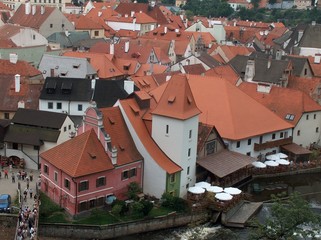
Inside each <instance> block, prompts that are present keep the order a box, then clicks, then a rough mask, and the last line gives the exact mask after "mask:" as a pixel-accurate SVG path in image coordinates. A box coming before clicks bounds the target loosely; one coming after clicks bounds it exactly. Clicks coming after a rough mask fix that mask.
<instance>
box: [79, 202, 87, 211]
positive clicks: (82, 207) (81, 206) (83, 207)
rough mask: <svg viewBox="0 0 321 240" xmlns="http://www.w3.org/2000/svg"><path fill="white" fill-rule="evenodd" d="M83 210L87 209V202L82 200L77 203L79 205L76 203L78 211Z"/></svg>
mask: <svg viewBox="0 0 321 240" xmlns="http://www.w3.org/2000/svg"><path fill="white" fill-rule="evenodd" d="M85 210H87V202H86V201H84V202H81V203H79V205H78V211H79V212H82V211H85Z"/></svg>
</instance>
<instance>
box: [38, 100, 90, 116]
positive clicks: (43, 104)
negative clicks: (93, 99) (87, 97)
mask: <svg viewBox="0 0 321 240" xmlns="http://www.w3.org/2000/svg"><path fill="white" fill-rule="evenodd" d="M49 102H52V103H53V108H52V109H48V103H49ZM58 102H60V103H61V109H57V103H58ZM78 104H81V105H82V110H81V111H78ZM90 106H91V105H90V103H89V102H69V101H58V100H44V99H39V110H42V111H49V112H56V113H67V114H68V115H71V116H82V115H84V112H85V111H86V109H87V108H88V107H90Z"/></svg>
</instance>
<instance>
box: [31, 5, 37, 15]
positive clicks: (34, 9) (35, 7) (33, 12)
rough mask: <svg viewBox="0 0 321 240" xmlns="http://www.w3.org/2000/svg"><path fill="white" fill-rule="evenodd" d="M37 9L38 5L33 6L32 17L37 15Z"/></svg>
mask: <svg viewBox="0 0 321 240" xmlns="http://www.w3.org/2000/svg"><path fill="white" fill-rule="evenodd" d="M36 9H37V6H36V5H32V7H31V10H32V15H35V14H36Z"/></svg>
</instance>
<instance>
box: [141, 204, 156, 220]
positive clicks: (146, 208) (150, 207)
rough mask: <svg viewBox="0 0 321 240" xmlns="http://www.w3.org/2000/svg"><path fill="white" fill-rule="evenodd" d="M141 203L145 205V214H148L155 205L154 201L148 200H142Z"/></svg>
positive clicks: (143, 210)
mask: <svg viewBox="0 0 321 240" xmlns="http://www.w3.org/2000/svg"><path fill="white" fill-rule="evenodd" d="M140 203H141V204H142V205H143V209H142V212H143V215H144V216H147V215H148V214H149V212H150V211H151V210H152V209H153V207H154V205H153V203H151V202H150V201H146V200H142V201H140Z"/></svg>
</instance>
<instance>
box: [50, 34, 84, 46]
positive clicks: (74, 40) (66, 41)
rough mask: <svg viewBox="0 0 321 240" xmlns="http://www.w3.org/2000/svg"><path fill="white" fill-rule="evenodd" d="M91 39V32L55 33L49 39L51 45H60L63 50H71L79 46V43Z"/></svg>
mask: <svg viewBox="0 0 321 240" xmlns="http://www.w3.org/2000/svg"><path fill="white" fill-rule="evenodd" d="M88 39H90V36H89V32H87V31H83V32H80V31H68V32H67V34H66V32H55V33H53V34H51V35H50V36H49V37H47V40H48V42H50V43H59V44H60V47H61V48H71V47H74V46H75V45H76V44H78V42H79V41H82V40H88Z"/></svg>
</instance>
